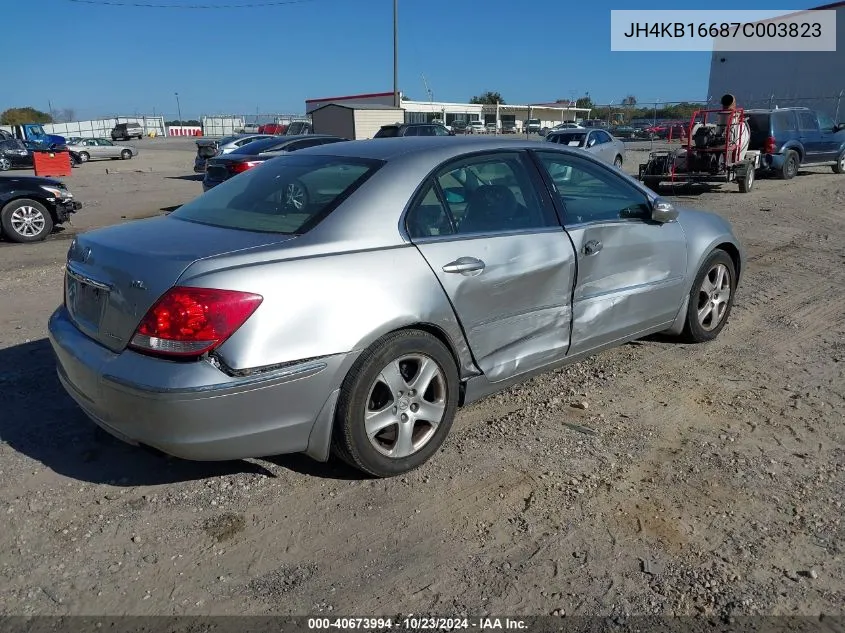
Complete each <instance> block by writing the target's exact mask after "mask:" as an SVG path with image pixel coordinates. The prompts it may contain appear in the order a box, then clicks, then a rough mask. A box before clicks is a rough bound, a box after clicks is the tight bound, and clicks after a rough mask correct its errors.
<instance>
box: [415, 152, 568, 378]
mask: <svg viewBox="0 0 845 633" xmlns="http://www.w3.org/2000/svg"><path fill="white" fill-rule="evenodd" d="M541 188H542V181H541V180H539V172H538V171H537V170H536V167H535V166H534V164H533V163H532V162H531V161H530V158H529V157H528V156H527V154H525V153H524V152H520V151H495V152H489V153H485V154H482V155H474V156H472V157H471V158H464V159H461V160H459V161H456V162H453V163H450V164H448V165H446V166H444V167H443V168H442V169H441V170H440V171H439V172H438V173H437V174H436V175H435V177H433V178H431V179H430V181H429V183H428V184H427V185H426V186H425V187H424V188H423V190H422V192H421V194H420V196H419V197H418V198H417V200H416V201H415V202H414V204H413V206H412V207H411V209H410V211H409V214H408V217H407V222H406V226H407V230H408V233H409V235H410V237H411V239H412V240H413V242H414V244H415V245H416V247H417V248H418V249H419V251H420V253H421V254H422V255H423V257H425V259H426V261H427V262H428V264H429V266H430V267H431V269H432V271H433V272H434V274H435V275H436V276H437V278H438V280H439V281H440V284H441V286H442V287H443V289H444V291H445V292H446V294H447V295H448V297H449V299H450V300H451V302H452V305H453V307H454V309H455V312H456V314H457V316H458V319H459V320H460V322H461V325H462V326H463V329H464V332H465V333H466V336H467V341H468V343H469V346H470V348H471V351H472V354H473V356H474V358H475V361H476V363H477V364H478V367H479V368H480V369H481V370H482V371H483V372H484V374H485V375H486V376H487V378H488V379H489V380H490V381H492V382H497V381H500V380H505V379H508V378H511V377H513V376H516V375H519V374H521V373H524V372H526V371H530V370H533V369H536V368H538V367H541V366H543V365H546V364H548V363H552V362H555V361H557V360H560V359H562V358H564V357H565V356H566V353H567V350H568V349H569V341H570V322H571V307H570V305H571V295H572V285H573V282H574V275H575V252H574V249H573V248H572V244H571V242H570V240H569V238H568V237H567V236H566V234H565V232H564V231H563V228H562V226H561V225H560V222H559V220H558V218H557V215H556V213H555V210H554V207H553V205H552V204H551V200H550V199H549V198H548V196H545V195H543V192H542V191H541V190H540V189H541Z"/></svg>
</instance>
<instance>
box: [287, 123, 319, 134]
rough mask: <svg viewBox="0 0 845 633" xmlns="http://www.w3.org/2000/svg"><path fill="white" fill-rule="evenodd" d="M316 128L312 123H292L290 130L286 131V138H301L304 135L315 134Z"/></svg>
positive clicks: (289, 126)
mask: <svg viewBox="0 0 845 633" xmlns="http://www.w3.org/2000/svg"><path fill="white" fill-rule="evenodd" d="M313 133H314V128H313V126H312V125H311V121H291V123H290V125H288V129H287V130H285V136H301V135H303V134H313Z"/></svg>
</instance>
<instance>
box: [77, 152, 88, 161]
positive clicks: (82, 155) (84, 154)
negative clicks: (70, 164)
mask: <svg viewBox="0 0 845 633" xmlns="http://www.w3.org/2000/svg"><path fill="white" fill-rule="evenodd" d="M89 160H91V156H90V155H89V154H88V152H79V162H81V163H87V162H88V161H89Z"/></svg>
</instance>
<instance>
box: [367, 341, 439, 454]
mask: <svg viewBox="0 0 845 633" xmlns="http://www.w3.org/2000/svg"><path fill="white" fill-rule="evenodd" d="M445 412H446V377H445V376H444V373H443V370H442V369H441V367H440V366H439V365H438V364H437V362H436V361H435V360H434V359H432V358H430V357H429V356H426V355H423V354H413V355H409V356H402V357H401V358H398V359H396V360H394V361H393V362H391V363H390V364H388V365H387V366H386V367H385V368H384V369H382V371H381V372H380V373H379V375H378V377H377V378H376V380H375V381H374V383H373V385H372V386H371V387H370V390H369V395H368V397H367V406H366V411H365V413H364V428H365V431H366V434H367V438H368V439H369V440H370V443H371V444H372V445H373V447H374V448H375V449H376V450H377V451H378V452H379V453H381V454H382V455H385V456H386V457H391V458H394V459H401V458H403V457H408V456H409V455H413V454H414V453H417V452H418V451H420V450H421V449H422V448H423V447H424V446H425V445H426V444H428V442H429V441H430V440H431V438H432V437H433V436H434V434H435V431H437V427H438V426H439V425H440V423H441V422H442V421H443V416H444V414H445Z"/></svg>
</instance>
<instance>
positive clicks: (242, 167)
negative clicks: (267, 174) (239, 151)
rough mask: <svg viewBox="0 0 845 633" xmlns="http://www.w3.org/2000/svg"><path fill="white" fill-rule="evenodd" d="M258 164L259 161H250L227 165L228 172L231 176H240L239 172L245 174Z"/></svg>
mask: <svg viewBox="0 0 845 633" xmlns="http://www.w3.org/2000/svg"><path fill="white" fill-rule="evenodd" d="M260 164H261V161H260V160H250V161H246V162H243V163H229V171H230V172H232V173H233V174H240V173H241V172H245V171H247V170H248V169H252V168H253V167H255V166H256V165H260Z"/></svg>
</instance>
